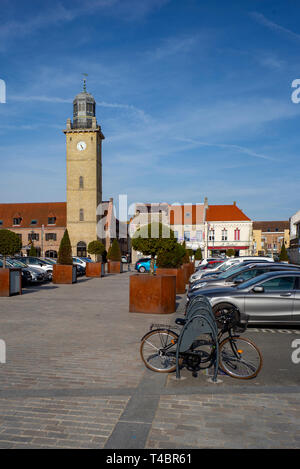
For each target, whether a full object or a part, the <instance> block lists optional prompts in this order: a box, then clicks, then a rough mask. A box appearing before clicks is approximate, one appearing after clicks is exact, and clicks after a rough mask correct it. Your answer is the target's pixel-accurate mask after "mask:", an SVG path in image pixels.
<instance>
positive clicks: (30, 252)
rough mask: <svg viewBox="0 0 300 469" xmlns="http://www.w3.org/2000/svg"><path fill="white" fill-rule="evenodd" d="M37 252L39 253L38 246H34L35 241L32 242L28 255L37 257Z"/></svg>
mask: <svg viewBox="0 0 300 469" xmlns="http://www.w3.org/2000/svg"><path fill="white" fill-rule="evenodd" d="M36 254H37V252H36V248H35V247H34V244H33V242H32V243H31V246H30V250H29V254H28V255H29V256H31V257H36Z"/></svg>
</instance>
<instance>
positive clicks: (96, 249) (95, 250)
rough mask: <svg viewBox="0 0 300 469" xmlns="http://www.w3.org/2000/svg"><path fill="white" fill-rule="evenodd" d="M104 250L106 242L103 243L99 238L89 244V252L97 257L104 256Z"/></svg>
mask: <svg viewBox="0 0 300 469" xmlns="http://www.w3.org/2000/svg"><path fill="white" fill-rule="evenodd" d="M104 251H105V247H104V244H103V243H101V241H99V240H98V239H97V240H95V241H91V242H90V243H89V245H88V253H89V254H94V255H95V256H96V258H98V256H103V253H104Z"/></svg>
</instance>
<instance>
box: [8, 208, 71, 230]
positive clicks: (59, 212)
mask: <svg viewBox="0 0 300 469" xmlns="http://www.w3.org/2000/svg"><path fill="white" fill-rule="evenodd" d="M17 217H21V218H22V221H21V224H20V226H19V227H20V228H32V227H41V226H42V225H45V226H47V225H48V217H56V223H55V226H60V227H65V226H67V204H66V202H45V203H23V204H22V203H21V204H0V221H2V224H1V225H0V228H12V227H13V218H17ZM32 220H36V221H37V223H36V224H34V225H32V224H31V221H32ZM50 226H51V225H50ZM53 226H54V225H53Z"/></svg>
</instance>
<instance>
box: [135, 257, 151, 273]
mask: <svg viewBox="0 0 300 469" xmlns="http://www.w3.org/2000/svg"><path fill="white" fill-rule="evenodd" d="M149 260H150V257H141V258H140V259H138V260H137V261H136V263H135V266H134V268H135V270H138V269H137V265H138V264H139V263H142V262H148V261H149Z"/></svg>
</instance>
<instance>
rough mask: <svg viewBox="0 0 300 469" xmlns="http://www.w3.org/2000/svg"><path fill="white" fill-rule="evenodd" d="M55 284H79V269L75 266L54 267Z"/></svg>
mask: <svg viewBox="0 0 300 469" xmlns="http://www.w3.org/2000/svg"><path fill="white" fill-rule="evenodd" d="M52 282H53V283H60V284H72V283H76V282H77V269H76V266H75V265H60V264H54V265H53V276H52Z"/></svg>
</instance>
